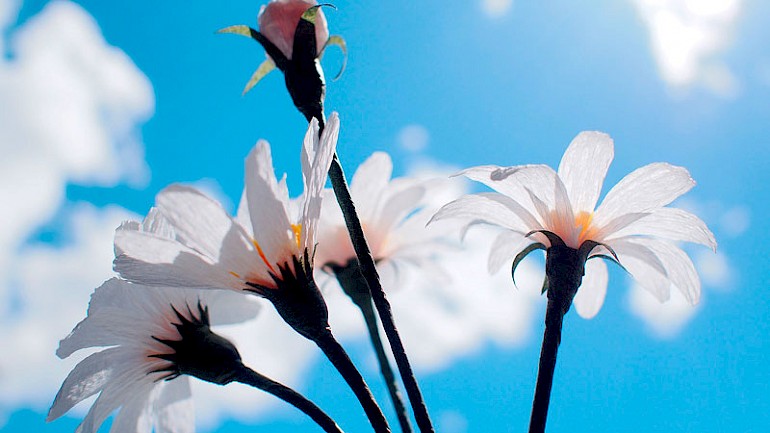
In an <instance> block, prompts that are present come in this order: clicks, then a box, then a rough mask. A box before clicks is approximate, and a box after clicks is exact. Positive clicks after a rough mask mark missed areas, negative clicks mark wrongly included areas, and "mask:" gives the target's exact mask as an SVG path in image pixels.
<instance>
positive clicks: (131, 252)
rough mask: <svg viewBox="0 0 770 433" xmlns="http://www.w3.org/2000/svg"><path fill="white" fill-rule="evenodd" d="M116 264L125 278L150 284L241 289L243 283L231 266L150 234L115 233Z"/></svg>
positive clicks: (115, 266) (116, 269) (114, 265)
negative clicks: (230, 271) (217, 263)
mask: <svg viewBox="0 0 770 433" xmlns="http://www.w3.org/2000/svg"><path fill="white" fill-rule="evenodd" d="M115 247H116V250H118V251H122V252H123V253H122V254H119V255H118V256H117V257H115V261H114V262H113V267H114V269H115V271H116V272H118V273H119V274H120V275H121V276H122V277H123V278H125V279H127V280H129V281H132V282H136V283H140V284H147V285H151V286H173V287H197V288H223V289H225V288H230V289H240V288H242V282H241V280H239V279H238V278H236V277H234V276H233V275H231V274H229V269H225V268H222V267H220V266H218V265H216V264H213V263H211V262H210V261H209V260H208V259H207V258H205V257H203V256H201V255H199V254H198V253H197V252H196V251H193V250H190V249H188V248H186V247H185V246H183V245H181V244H180V243H178V242H175V241H171V240H168V239H162V238H158V237H156V236H154V235H152V234H150V233H143V232H132V231H121V230H119V231H118V232H116V233H115Z"/></svg>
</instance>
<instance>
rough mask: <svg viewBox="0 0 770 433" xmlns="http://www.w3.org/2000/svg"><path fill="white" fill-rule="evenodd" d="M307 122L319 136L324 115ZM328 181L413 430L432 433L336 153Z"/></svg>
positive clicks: (309, 117) (415, 380) (423, 402)
mask: <svg viewBox="0 0 770 433" xmlns="http://www.w3.org/2000/svg"><path fill="white" fill-rule="evenodd" d="M305 117H306V118H307V120H308V121H310V120H311V119H312V118H313V117H315V118H316V119H318V124H319V127H320V128H319V129H320V130H319V134H321V133H322V132H323V128H324V124H325V121H324V119H325V118H324V115H323V111H320V112H319V113H316V115H314V116H309V115H307V114H306V115H305ZM329 179H330V180H331V183H332V188H333V189H334V195H335V196H336V197H337V203H339V205H340V209H341V210H342V216H343V217H344V218H345V225H346V226H347V228H348V234H349V235H350V241H351V242H352V243H353V249H354V250H355V252H356V258H358V263H359V264H360V266H361V273H362V274H363V275H364V279H365V280H366V284H367V285H368V286H369V291H370V292H371V295H372V301H373V302H374V306H375V307H376V308H377V314H378V315H379V316H380V320H381V321H382V328H383V329H384V330H385V335H386V336H387V337H388V342H389V343H390V349H391V351H392V352H393V357H394V358H395V360H396V366H397V367H398V372H399V373H400V374H401V380H403V381H404V388H406V394H407V395H408V396H409V402H410V403H411V405H412V411H413V412H414V418H415V420H416V421H417V427H418V428H419V429H420V432H421V433H433V432H434V431H435V430H434V429H433V424H432V422H431V420H430V415H428V408H427V406H426V405H425V400H424V399H423V397H422V392H421V391H420V387H419V385H417V379H416V378H415V377H414V371H412V366H411V365H410V364H409V358H407V356H406V350H405V349H404V343H403V342H402V341H401V336H400V335H399V334H398V329H396V323H395V321H394V320H393V312H392V311H391V308H390V302H388V298H387V297H386V296H385V291H384V290H382V284H380V276H379V274H378V273H377V267H376V266H375V264H374V259H373V258H372V253H371V250H370V249H369V245H368V244H367V242H366V237H364V230H363V228H362V227H361V220H360V219H359V218H358V213H357V212H356V208H355V205H354V204H353V199H352V198H351V197H350V190H349V189H348V184H347V181H346V180H345V172H344V171H342V165H341V164H340V160H339V158H338V157H337V152H336V151H335V152H334V157H333V158H332V162H331V166H330V167H329Z"/></svg>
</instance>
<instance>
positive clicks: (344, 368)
mask: <svg viewBox="0 0 770 433" xmlns="http://www.w3.org/2000/svg"><path fill="white" fill-rule="evenodd" d="M314 341H315V343H316V344H317V345H318V347H319V348H321V350H322V351H323V352H324V354H325V355H326V357H327V358H329V361H331V363H332V364H334V367H335V368H337V371H339V372H340V374H341V375H342V377H343V378H344V379H345V381H346V382H347V383H348V386H350V389H352V390H353V393H355V395H356V397H358V401H359V402H360V403H361V406H362V407H363V408H364V412H366V416H367V417H369V422H370V423H371V424H372V427H374V431H375V432H377V433H389V432H390V426H388V421H387V420H386V419H385V415H383V413H382V410H380V407H379V406H378V405H377V402H376V401H375V400H374V396H373V395H372V392H371V391H370V390H369V386H367V385H366V382H365V381H364V378H363V377H361V373H359V372H358V370H357V369H356V367H355V365H353V361H351V360H350V357H348V354H347V353H345V349H343V348H342V346H341V345H340V343H339V342H337V340H336V339H335V338H334V336H333V335H332V333H331V331H329V332H327V333H325V334H323V335H322V336H320V337H318V338H316V339H314Z"/></svg>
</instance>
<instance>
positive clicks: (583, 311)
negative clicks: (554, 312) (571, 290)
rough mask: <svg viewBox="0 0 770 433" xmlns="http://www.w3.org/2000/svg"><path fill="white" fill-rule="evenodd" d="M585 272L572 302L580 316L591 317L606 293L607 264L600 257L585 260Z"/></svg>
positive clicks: (607, 279) (597, 310) (595, 312)
mask: <svg viewBox="0 0 770 433" xmlns="http://www.w3.org/2000/svg"><path fill="white" fill-rule="evenodd" d="M585 270H586V274H585V276H584V277H583V283H582V284H581V285H580V288H579V289H578V292H577V295H575V299H574V301H573V303H574V304H575V310H576V311H577V312H578V314H579V315H580V317H582V318H584V319H592V318H593V317H594V316H596V314H597V313H598V312H599V310H600V309H601V308H602V304H604V297H605V296H606V295H607V282H608V281H609V277H608V275H607V265H606V264H605V263H604V261H602V259H600V258H596V259H593V260H589V261H587V262H586V269H585Z"/></svg>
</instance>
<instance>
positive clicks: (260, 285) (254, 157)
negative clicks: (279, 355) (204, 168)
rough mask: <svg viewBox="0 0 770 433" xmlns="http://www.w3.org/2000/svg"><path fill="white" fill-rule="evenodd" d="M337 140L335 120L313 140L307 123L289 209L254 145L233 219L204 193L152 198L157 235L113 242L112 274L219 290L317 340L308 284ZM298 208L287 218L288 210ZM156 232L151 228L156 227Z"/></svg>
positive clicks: (176, 191) (313, 296) (261, 149)
mask: <svg viewBox="0 0 770 433" xmlns="http://www.w3.org/2000/svg"><path fill="white" fill-rule="evenodd" d="M338 132H339V119H338V116H337V115H336V114H333V115H332V117H331V118H330V120H329V124H328V126H327V127H326V129H325V130H324V132H323V134H322V135H321V137H320V138H319V134H318V123H317V122H316V121H315V120H314V121H312V122H311V123H310V125H309V127H308V130H307V134H306V135H305V140H304V143H303V147H302V157H301V159H302V173H303V179H304V185H305V192H304V194H303V195H302V198H301V199H300V201H299V203H297V204H296V206H293V205H292V203H291V202H290V200H289V195H288V189H287V187H286V182H285V178H284V179H282V180H281V181H280V182H279V181H278V180H277V179H276V177H275V173H274V171H273V162H272V157H271V153H270V146H269V145H268V143H267V142H265V141H260V142H259V143H257V145H256V147H255V148H254V149H253V150H252V151H251V153H250V154H249V156H248V158H247V159H246V182H245V184H246V185H245V190H244V195H243V196H244V198H243V200H242V203H241V206H240V212H239V216H238V217H232V216H230V215H229V214H228V213H227V211H225V209H224V208H223V207H222V205H221V204H220V203H219V202H217V201H215V200H212V199H210V198H208V197H207V196H206V195H204V194H203V193H201V192H199V191H197V190H195V189H193V188H190V187H186V186H179V185H174V186H170V187H168V188H166V189H165V190H163V191H161V192H160V193H159V194H158V196H157V198H156V209H155V210H154V213H157V214H158V215H160V216H161V217H162V221H163V224H164V225H165V226H166V228H165V229H163V230H162V231H159V230H155V229H152V228H151V227H147V226H146V224H145V225H142V224H137V223H129V224H124V225H123V226H122V227H120V228H119V229H118V230H117V232H116V234H115V250H116V258H115V263H114V266H115V270H116V271H117V272H118V273H119V274H120V275H121V276H122V277H123V278H125V279H127V280H129V281H133V282H137V283H141V284H148V285H161V286H177V287H188V288H221V289H231V290H236V291H241V292H252V293H256V294H258V295H261V296H263V297H265V298H267V299H268V300H270V301H271V302H272V303H273V304H274V305H275V306H276V308H277V309H278V311H279V313H281V315H282V317H283V318H284V320H286V321H287V322H288V323H289V324H290V325H292V327H294V328H295V329H296V330H297V331H298V332H300V333H301V334H302V335H305V336H306V337H310V335H309V333H313V332H321V331H322V329H319V326H320V327H321V328H324V327H325V326H327V325H326V322H327V312H326V305H325V303H324V302H323V299H322V298H321V297H320V293H319V292H318V289H317V288H316V287H315V283H314V282H313V280H312V275H311V273H312V259H313V251H314V248H315V232H316V226H317V224H318V219H319V216H320V213H321V200H322V192H323V187H324V183H325V182H326V176H327V174H326V173H327V170H328V169H329V164H330V161H331V158H332V154H333V153H334V149H335V146H336V143H337V135H338ZM295 207H296V208H298V211H297V212H293V211H292V210H293V208H295ZM156 224H157V223H156Z"/></svg>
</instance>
